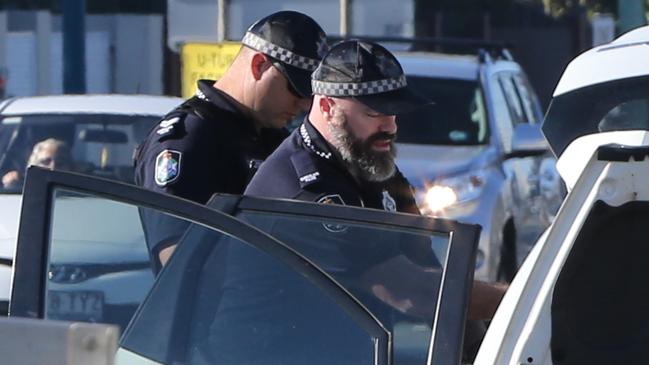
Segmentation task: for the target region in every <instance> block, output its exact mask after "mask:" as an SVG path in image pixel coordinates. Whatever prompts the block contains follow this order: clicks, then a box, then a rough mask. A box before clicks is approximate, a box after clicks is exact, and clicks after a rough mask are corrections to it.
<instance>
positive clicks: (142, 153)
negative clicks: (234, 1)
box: [135, 11, 328, 266]
mask: <svg viewBox="0 0 649 365" xmlns="http://www.w3.org/2000/svg"><path fill="white" fill-rule="evenodd" d="M241 43H242V45H243V46H242V47H241V50H240V52H239V54H238V55H237V57H236V58H235V59H234V61H233V63H232V65H231V66H230V68H229V69H228V70H227V71H226V72H225V74H224V75H223V76H222V78H221V79H219V80H218V81H213V80H200V81H199V82H198V85H197V86H198V90H197V92H196V95H195V96H194V97H192V98H190V99H188V100H187V101H185V102H184V103H183V104H181V105H180V106H179V107H178V108H176V109H175V110H173V111H171V112H170V113H169V114H168V115H167V116H165V117H164V118H163V120H162V121H161V122H160V123H159V124H158V125H157V126H156V127H154V128H153V129H152V130H151V131H150V132H149V134H148V136H147V137H146V139H145V140H144V141H143V143H142V144H141V146H140V148H139V149H138V151H137V152H136V156H135V169H136V170H135V174H136V176H135V182H136V183H137V184H138V185H139V186H143V187H145V188H148V189H151V190H155V191H159V192H164V193H168V194H172V195H176V196H180V197H183V198H186V199H190V200H193V201H196V202H199V203H206V202H207V201H208V199H209V198H210V197H211V196H212V194H214V193H230V194H241V193H243V191H244V188H245V186H246V184H247V183H248V182H249V181H250V179H251V178H252V176H253V175H254V173H255V172H256V170H257V168H258V166H259V165H260V163H261V161H263V160H264V159H265V158H266V157H267V156H268V155H269V154H270V153H271V152H272V151H273V150H274V149H275V148H276V147H277V146H278V145H279V144H280V143H281V141H282V140H283V139H284V138H285V137H286V136H287V132H286V130H285V128H284V127H285V126H286V124H287V123H288V122H289V121H290V120H292V119H293V118H294V117H295V116H296V115H297V114H299V113H300V112H302V111H304V110H307V109H308V108H309V106H310V105H311V93H312V92H311V79H310V75H311V73H312V72H313V70H315V68H316V67H317V65H318V63H319V61H320V59H321V58H322V56H324V54H325V53H326V51H327V48H328V47H327V43H326V37H325V33H324V31H323V30H322V28H321V27H320V26H319V25H318V24H317V23H316V22H315V21H314V20H313V19H312V18H310V17H308V16H307V15H304V14H301V13H298V12H294V11H281V12H278V13H274V14H271V15H269V16H267V17H265V18H263V19H261V20H259V21H257V22H256V23H255V24H253V25H252V26H251V27H250V28H249V29H248V31H247V32H246V34H245V36H244V37H243V39H242V41H241ZM160 218H161V217H159V216H153V217H150V216H147V214H146V213H145V214H143V220H144V222H145V226H148V227H146V229H147V231H148V234H147V242H148V243H149V246H150V250H151V252H152V254H153V257H154V259H157V258H160V260H161V261H162V262H164V261H166V259H167V258H168V256H169V255H170V253H171V252H173V244H174V243H175V242H176V240H177V237H175V238H173V235H171V234H169V233H168V232H171V231H178V230H180V229H179V228H178V227H176V228H174V227H173V224H172V223H170V222H168V221H165V220H164V219H162V221H160ZM154 221H157V222H155V223H153V222H154ZM152 227H156V229H153V228H152ZM161 230H162V231H164V232H161ZM167 248H168V249H167ZM158 264H159V263H158ZM158 266H159V265H158Z"/></svg>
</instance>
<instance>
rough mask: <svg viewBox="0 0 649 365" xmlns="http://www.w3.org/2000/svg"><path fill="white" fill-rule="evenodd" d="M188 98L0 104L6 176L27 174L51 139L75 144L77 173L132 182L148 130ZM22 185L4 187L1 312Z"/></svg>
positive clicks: (71, 98)
mask: <svg viewBox="0 0 649 365" xmlns="http://www.w3.org/2000/svg"><path fill="white" fill-rule="evenodd" d="M181 102H182V99H180V98H176V97H166V96H148V95H60V96H38V97H18V98H11V99H7V100H4V101H3V102H2V103H0V178H2V177H3V176H5V175H6V174H8V173H11V172H12V171H13V172H14V173H17V174H18V175H22V174H23V172H24V170H25V166H26V163H27V160H28V158H29V156H30V154H31V152H32V148H33V146H34V144H36V143H38V142H40V141H42V140H45V139H47V138H55V139H58V140H61V141H64V142H65V143H66V144H68V145H69V146H70V149H71V152H72V158H73V159H74V169H75V170H76V171H80V172H84V173H89V174H92V175H96V176H102V177H108V178H112V179H116V180H120V181H125V182H131V181H132V179H133V167H132V166H133V162H132V155H133V150H134V148H135V146H136V145H137V144H138V143H139V142H140V141H141V140H142V139H143V138H144V136H145V134H146V133H147V132H148V130H149V129H150V128H151V127H152V126H153V125H154V124H155V123H156V122H157V121H158V120H159V119H160V118H161V117H162V116H164V115H165V114H166V113H167V112H169V111H170V110H172V109H173V108H174V107H176V106H177V105H179V104H180V103H181ZM21 192H22V182H21V183H20V184H18V185H15V186H11V187H3V184H2V183H0V311H3V310H4V312H5V313H6V306H7V301H8V299H9V294H10V288H9V286H10V275H11V264H12V260H13V257H14V250H15V245H16V237H17V234H18V220H19V214H20V206H21V196H22V195H21Z"/></svg>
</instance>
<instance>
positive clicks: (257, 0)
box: [167, 0, 414, 52]
mask: <svg viewBox="0 0 649 365" xmlns="http://www.w3.org/2000/svg"><path fill="white" fill-rule="evenodd" d="M228 3H229V7H228V14H227V38H228V39H231V40H239V39H241V37H242V36H243V34H244V32H245V30H246V29H247V28H248V26H250V24H252V23H253V22H255V21H256V20H257V19H260V18H262V17H264V16H266V15H268V14H271V13H273V12H276V11H280V10H296V11H300V12H303V13H305V14H308V15H309V16H311V17H312V18H314V19H315V20H316V21H317V22H318V23H319V24H320V25H321V26H322V28H323V29H324V30H325V32H327V33H328V34H331V35H339V34H340V0H282V1H268V0H228ZM350 4H351V6H350V15H351V26H350V29H351V31H350V33H352V34H359V35H373V36H381V35H391V36H411V35H413V34H414V33H413V29H414V26H413V24H414V2H413V0H403V1H394V0H350ZM168 9H169V13H168V16H167V22H168V23H167V24H168V31H169V36H168V40H167V44H168V46H169V48H171V49H172V50H174V51H176V52H177V51H178V45H179V44H181V43H182V42H196V41H202V42H215V41H216V40H217V25H218V6H217V1H216V0H168Z"/></svg>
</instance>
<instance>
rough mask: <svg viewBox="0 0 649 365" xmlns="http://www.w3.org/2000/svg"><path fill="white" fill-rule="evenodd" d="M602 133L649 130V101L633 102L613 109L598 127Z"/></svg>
mask: <svg viewBox="0 0 649 365" xmlns="http://www.w3.org/2000/svg"><path fill="white" fill-rule="evenodd" d="M597 129H598V130H599V131H600V132H607V131H621V130H630V129H645V130H647V129H649V99H647V100H631V101H627V102H625V103H622V104H620V105H618V106H616V107H615V108H613V109H611V110H610V111H609V112H608V113H606V115H605V116H604V117H603V118H602V120H600V122H599V124H598V125H597Z"/></svg>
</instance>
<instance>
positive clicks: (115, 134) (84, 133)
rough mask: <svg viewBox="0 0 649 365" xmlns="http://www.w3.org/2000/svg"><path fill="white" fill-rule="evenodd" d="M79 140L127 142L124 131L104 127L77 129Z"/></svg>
mask: <svg viewBox="0 0 649 365" xmlns="http://www.w3.org/2000/svg"><path fill="white" fill-rule="evenodd" d="M79 140H81V141H84V142H98V143H127V142H128V136H127V135H126V133H124V132H121V131H114V130H105V129H88V128H87V129H82V130H81V131H79Z"/></svg>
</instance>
